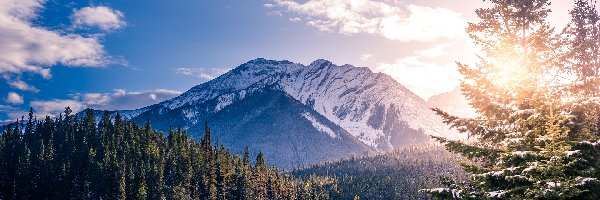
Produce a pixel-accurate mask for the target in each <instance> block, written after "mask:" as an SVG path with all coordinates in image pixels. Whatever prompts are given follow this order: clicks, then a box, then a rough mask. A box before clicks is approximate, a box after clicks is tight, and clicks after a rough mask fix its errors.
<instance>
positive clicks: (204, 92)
mask: <svg viewBox="0 0 600 200" xmlns="http://www.w3.org/2000/svg"><path fill="white" fill-rule="evenodd" d="M118 112H119V113H120V114H121V115H123V116H125V117H126V118H130V119H133V120H134V121H136V122H139V123H143V122H145V121H146V120H150V121H151V122H152V124H153V127H154V128H156V129H159V130H167V129H168V128H169V126H170V125H172V126H173V127H181V128H185V129H188V130H189V133H190V134H197V133H201V131H198V130H200V127H202V126H203V124H204V122H205V121H208V122H209V123H210V124H211V127H214V128H213V130H214V131H213V132H214V134H215V139H217V140H218V142H219V143H221V144H224V145H225V146H226V147H228V148H231V149H233V150H241V149H243V147H244V146H248V147H249V148H250V149H251V150H252V151H263V152H264V153H265V155H266V156H267V158H268V159H269V160H273V161H274V162H275V164H276V165H278V166H280V167H284V168H288V167H291V166H297V165H303V164H312V163H317V162H320V161H324V160H332V159H336V158H340V157H344V156H348V155H352V154H360V153H362V152H365V151H367V152H369V151H386V150H390V149H393V148H395V147H400V146H406V145H413V144H422V143H428V142H430V139H429V136H428V135H437V136H452V137H454V136H455V134H454V133H453V132H452V131H449V129H448V127H447V126H446V125H444V124H442V120H441V118H439V117H438V116H437V115H435V114H434V113H433V112H432V111H430V110H429V108H428V106H427V103H426V102H425V101H424V100H423V99H421V98H420V97H418V96H417V95H415V94H414V93H412V92H411V91H409V90H408V89H407V88H405V87H404V86H402V85H400V84H399V83H398V82H396V81H395V80H394V79H392V78H391V77H390V76H388V75H385V74H382V73H373V72H372V71H371V70H369V69H368V68H364V67H354V66H352V65H342V66H337V65H334V64H332V63H331V62H329V61H327V60H322V59H321V60H316V61H314V62H313V63H311V64H310V65H308V66H305V65H302V64H298V63H292V62H289V61H274V60H266V59H262V58H259V59H255V60H251V61H249V62H247V63H244V64H242V65H240V66H239V67H237V68H235V69H233V70H231V71H229V72H227V73H225V74H223V75H221V76H219V77H218V78H216V79H213V80H211V81H208V82H206V83H203V84H200V85H197V86H195V87H193V88H191V89H190V90H188V91H186V92H185V93H183V94H181V95H180V96H178V97H175V98H173V99H170V100H167V101H164V102H161V103H158V104H155V105H151V106H148V107H144V108H141V109H137V110H126V111H118ZM115 113H116V111H114V112H112V113H111V115H113V116H114V114H115ZM98 114H100V112H98ZM195 136H198V135H195Z"/></svg>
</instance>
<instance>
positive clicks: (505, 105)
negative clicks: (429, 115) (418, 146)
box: [426, 0, 598, 199]
mask: <svg viewBox="0 0 600 200" xmlns="http://www.w3.org/2000/svg"><path fill="white" fill-rule="evenodd" d="M489 2H491V3H492V4H493V5H492V6H491V8H482V9H478V10H477V11H476V14H477V16H478V17H479V18H480V19H481V20H480V21H479V22H477V23H470V24H469V27H468V28H467V32H468V33H469V35H470V36H471V38H472V39H473V40H474V42H475V44H477V45H479V46H480V47H481V49H482V52H481V54H480V55H479V58H480V60H479V62H478V63H477V65H475V66H469V65H466V64H462V63H459V72H461V74H462V75H463V76H464V79H463V80H462V83H461V89H462V91H463V94H464V95H466V97H467V98H468V99H469V100H470V102H471V105H472V106H473V107H474V108H475V109H476V110H477V113H478V116H477V117H475V118H473V119H463V118H459V117H455V116H451V115H449V114H447V113H445V112H444V111H442V110H440V109H434V111H436V112H437V113H438V114H439V115H441V116H442V117H443V118H444V120H445V122H446V123H448V124H450V125H452V127H454V128H457V129H458V130H459V131H461V132H463V133H467V134H468V135H469V136H470V137H471V140H470V141H450V140H447V139H444V138H439V137H438V138H437V139H438V140H439V141H441V142H442V143H444V144H445V145H446V148H447V149H448V150H450V151H452V152H456V153H459V154H461V155H463V156H464V157H465V158H467V159H469V161H470V162H465V163H463V166H464V169H465V171H466V172H467V173H468V174H469V176H470V180H469V181H467V182H459V183H456V184H450V185H449V188H442V189H431V190H426V191H428V192H430V193H432V194H433V195H434V196H436V197H439V198H456V199H487V198H491V199H584V198H589V197H595V196H597V194H594V193H590V192H592V191H591V190H590V188H593V187H597V183H598V182H597V178H598V177H597V172H596V171H597V167H598V165H597V164H598V163H590V162H589V160H586V159H583V158H584V157H585V156H590V154H588V153H589V152H592V151H595V150H594V149H593V148H591V150H589V151H588V152H583V150H582V149H581V148H579V147H578V146H580V145H582V144H585V143H586V142H588V143H589V141H588V140H590V139H596V140H597V138H595V137H588V136H590V135H592V134H590V133H589V131H590V130H592V129H594V128H591V129H590V127H593V126H587V125H585V127H587V128H582V127H581V126H582V125H584V124H590V123H591V122H593V123H596V122H597V120H596V119H592V118H589V117H582V115H579V114H578V113H577V112H578V111H581V108H580V107H579V106H573V105H582V102H581V101H577V100H575V102H577V103H575V104H573V103H572V102H573V100H574V99H578V98H575V97H578V96H585V95H587V94H591V93H595V92H591V93H588V92H582V91H585V90H582V89H581V87H573V86H574V85H578V84H579V82H580V81H581V80H583V79H585V80H589V79H588V78H589V77H594V76H595V73H596V72H594V71H597V70H594V69H593V68H594V67H595V66H596V64H595V63H598V62H596V61H595V60H597V59H598V58H597V57H595V58H592V57H590V56H587V55H586V54H588V53H589V52H593V51H596V49H597V47H598V43H597V40H596V39H590V38H595V37H596V36H594V34H596V32H595V30H594V31H582V30H586V29H588V28H590V27H591V30H593V29H595V27H597V26H596V25H590V24H586V23H591V24H595V23H596V21H597V20H596V17H594V16H593V15H590V14H593V13H594V12H591V11H590V7H589V4H586V2H587V1H581V0H577V1H575V9H573V11H572V12H571V14H572V16H573V18H574V19H573V20H574V22H573V23H571V25H573V27H574V28H575V29H569V28H567V29H565V30H566V31H564V32H563V34H580V35H576V37H567V38H569V39H567V40H566V41H569V40H570V39H572V40H570V42H564V41H565V40H563V41H561V40H559V39H558V38H559V36H557V35H556V34H555V33H554V30H553V29H552V28H551V27H550V26H549V25H548V23H547V22H546V17H547V15H548V13H549V12H550V10H549V9H548V6H549V5H550V2H549V1H548V0H530V1H509V0H493V1H489ZM586 6H587V7H586ZM588 17H591V18H589V19H588ZM590 34H591V35H590ZM596 35H597V34H596ZM561 45H563V46H561ZM564 45H566V46H567V47H566V48H562V47H564ZM569 48H570V50H567V52H566V53H565V54H563V53H564V52H559V51H557V50H560V49H569ZM592 55H593V54H592ZM572 74H575V75H574V76H575V77H577V78H575V80H569V79H565V78H563V77H569V76H573V75H572ZM556 77H560V78H556ZM592 79H594V78H592ZM573 81H575V82H573ZM585 84H587V83H585ZM592 85H593V84H592ZM588 86H589V85H588ZM594 87H596V88H595V89H591V90H592V91H593V90H597V86H592V87H591V88H594ZM574 88H577V89H574ZM582 94H585V95H582ZM588 97H589V96H588ZM587 100H590V99H587ZM583 104H586V103H583ZM596 107H597V106H596ZM597 130H598V129H597V128H596V129H594V131H595V132H597ZM594 131H592V132H594ZM592 141H594V140H592ZM596 155H597V154H596ZM596 155H591V156H592V157H597V156H596ZM592 186H593V187H592ZM596 190H597V189H596Z"/></svg>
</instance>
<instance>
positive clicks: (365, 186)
mask: <svg viewBox="0 0 600 200" xmlns="http://www.w3.org/2000/svg"><path fill="white" fill-rule="evenodd" d="M458 160H459V156H457V155H453V154H451V153H450V152H448V151H446V150H444V149H443V147H436V146H414V147H406V148H400V149H397V150H394V151H392V152H389V153H385V154H381V155H375V156H364V157H360V158H350V159H344V160H340V161H336V162H329V163H323V164H318V165H314V166H311V167H307V168H303V169H298V170H295V171H293V172H292V174H293V175H294V176H296V177H299V178H307V179H311V180H315V178H314V177H316V176H321V177H329V179H331V180H334V181H336V182H337V187H335V188H331V189H325V190H324V191H332V192H333V193H331V194H328V195H329V196H330V197H332V198H334V199H355V198H360V199H430V198H431V197H430V196H429V195H428V194H425V193H421V192H419V190H420V189H421V188H433V187H442V186H443V185H444V184H443V180H444V179H447V178H444V177H452V178H455V179H459V180H460V179H461V178H465V175H464V173H462V169H461V168H460V167H459V166H458V165H457V164H456V162H457V161H458ZM322 179H326V178H322ZM325 187H329V186H325Z"/></svg>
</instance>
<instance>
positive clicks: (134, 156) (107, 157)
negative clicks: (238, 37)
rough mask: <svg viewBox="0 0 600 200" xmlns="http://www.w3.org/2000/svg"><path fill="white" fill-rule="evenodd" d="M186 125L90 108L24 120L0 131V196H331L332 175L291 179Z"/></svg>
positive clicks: (152, 197) (105, 197)
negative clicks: (195, 134)
mask: <svg viewBox="0 0 600 200" xmlns="http://www.w3.org/2000/svg"><path fill="white" fill-rule="evenodd" d="M249 155H250V153H249V152H248V151H247V150H246V151H245V152H243V154H241V155H240V154H234V153H231V152H230V151H228V150H227V149H225V148H224V147H222V146H221V147H219V146H213V144H212V142H211V138H210V128H208V126H207V127H206V131H205V135H204V137H202V138H201V139H200V140H199V141H196V140H194V139H192V138H190V137H188V136H187V133H186V131H185V130H183V131H182V130H179V129H175V130H170V131H169V132H168V133H166V134H165V133H162V132H156V131H154V130H153V129H152V127H151V125H150V123H149V122H148V123H146V125H145V126H143V127H141V126H138V125H136V124H135V123H134V122H132V121H128V120H123V119H121V117H120V116H118V115H117V116H116V117H115V119H114V120H111V119H110V118H109V115H108V114H105V115H104V116H102V118H101V119H100V121H99V122H96V121H95V116H94V115H93V112H92V111H91V110H88V111H87V115H86V116H85V117H84V118H82V119H79V118H77V117H75V116H74V115H72V114H71V110H70V109H69V108H67V109H66V110H65V112H64V115H61V116H59V117H57V118H56V119H52V118H50V117H46V119H44V120H36V119H35V118H34V117H33V115H32V113H31V112H30V114H29V119H27V120H21V121H18V122H17V123H14V124H12V125H10V126H8V128H6V129H5V130H4V131H3V133H2V135H0V161H1V163H0V199H328V198H329V196H328V195H330V194H332V193H331V192H330V191H334V189H335V188H334V186H335V185H334V181H333V180H332V179H329V178H320V177H314V178H312V179H308V180H305V181H300V180H298V179H294V178H292V177H290V176H288V175H285V174H282V173H280V172H279V171H278V170H277V169H275V168H271V167H268V166H267V163H266V162H267V161H266V160H265V159H264V157H263V154H262V153H259V154H258V156H257V157H256V158H255V159H254V158H250V157H249Z"/></svg>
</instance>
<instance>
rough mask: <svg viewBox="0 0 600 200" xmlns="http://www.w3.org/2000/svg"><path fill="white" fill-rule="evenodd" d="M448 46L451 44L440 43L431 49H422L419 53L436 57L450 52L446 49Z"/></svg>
mask: <svg viewBox="0 0 600 200" xmlns="http://www.w3.org/2000/svg"><path fill="white" fill-rule="evenodd" d="M448 47H450V44H438V45H435V46H434V47H433V48H431V49H425V50H420V51H418V52H417V54H418V55H421V56H423V57H427V58H435V57H439V56H443V55H446V54H448V52H447V51H446V49H447V48H448Z"/></svg>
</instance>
